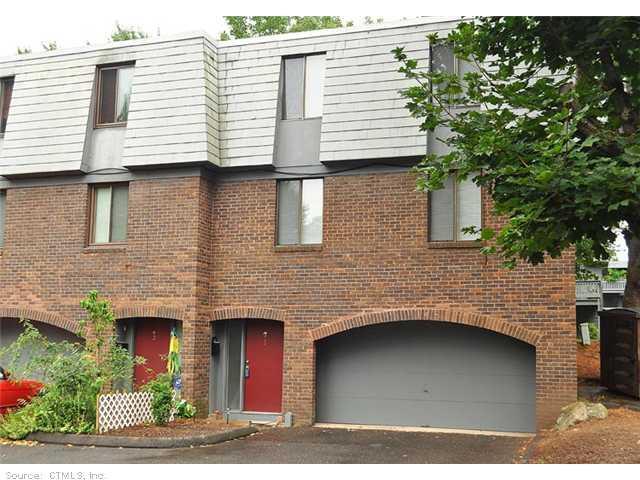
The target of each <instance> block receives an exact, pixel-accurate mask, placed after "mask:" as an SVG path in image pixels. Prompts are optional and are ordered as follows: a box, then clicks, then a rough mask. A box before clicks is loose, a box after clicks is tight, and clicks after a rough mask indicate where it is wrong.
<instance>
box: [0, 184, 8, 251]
mask: <svg viewBox="0 0 640 480" xmlns="http://www.w3.org/2000/svg"><path fill="white" fill-rule="evenodd" d="M6 212H7V192H5V191H4V190H0V248H2V247H3V245H4V224H5V217H6Z"/></svg>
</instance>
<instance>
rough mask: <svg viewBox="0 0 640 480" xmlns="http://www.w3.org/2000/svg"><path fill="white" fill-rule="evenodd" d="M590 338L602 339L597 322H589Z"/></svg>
mask: <svg viewBox="0 0 640 480" xmlns="http://www.w3.org/2000/svg"><path fill="white" fill-rule="evenodd" d="M589 338H590V339H591V340H599V339H600V329H599V328H598V326H597V325H596V324H595V323H590V324H589Z"/></svg>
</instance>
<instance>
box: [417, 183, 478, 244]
mask: <svg viewBox="0 0 640 480" xmlns="http://www.w3.org/2000/svg"><path fill="white" fill-rule="evenodd" d="M473 178H474V176H473V175H470V176H469V177H467V179H466V180H463V181H462V182H457V181H456V179H455V178H454V177H449V178H447V180H446V181H445V182H444V188H442V189H440V190H434V191H432V192H430V193H429V240H431V241H450V240H476V239H477V238H478V236H477V234H471V233H466V232H465V229H466V228H469V227H476V228H478V229H479V228H481V227H482V196H481V190H480V187H478V185H476V184H475V183H474V181H473Z"/></svg>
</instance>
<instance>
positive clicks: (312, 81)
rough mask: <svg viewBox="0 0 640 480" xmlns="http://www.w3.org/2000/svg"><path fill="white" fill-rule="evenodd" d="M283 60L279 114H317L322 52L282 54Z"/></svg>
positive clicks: (289, 117) (287, 116)
mask: <svg viewBox="0 0 640 480" xmlns="http://www.w3.org/2000/svg"><path fill="white" fill-rule="evenodd" d="M283 62H284V85H283V90H282V92H283V93H282V118H283V119H284V120H299V119H303V118H315V117H321V116H322V98H323V95H324V64H325V55H324V54H321V55H307V56H303V57H286V58H284V59H283Z"/></svg>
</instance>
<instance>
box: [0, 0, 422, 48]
mask: <svg viewBox="0 0 640 480" xmlns="http://www.w3.org/2000/svg"><path fill="white" fill-rule="evenodd" d="M0 2H2V4H3V5H2V18H1V20H2V26H1V27H0V56H10V55H14V54H15V53H16V49H17V47H23V48H24V47H29V48H31V49H32V50H33V52H37V51H42V47H41V43H42V42H50V41H55V42H57V44H58V48H73V47H78V46H83V45H86V43H87V42H89V43H91V44H93V45H99V44H103V43H106V42H107V41H108V39H109V36H110V34H111V32H113V30H114V29H115V24H116V22H120V24H121V25H123V26H133V27H136V28H139V29H141V30H143V31H145V32H147V33H149V34H150V35H157V34H158V32H159V33H160V34H162V35H171V34H175V33H182V32H189V31H195V30H204V31H206V32H208V33H209V34H211V35H213V36H214V37H216V38H217V37H218V35H219V34H220V32H222V31H223V30H225V29H226V24H225V21H224V19H223V18H222V14H223V13H224V14H228V13H236V12H229V7H230V6H231V7H233V6H234V2H217V1H215V0H210V1H197V0H178V1H171V2H169V1H162V0H156V1H154V2H146V1H140V0H109V1H108V2H98V1H94V0H84V1H76V0H71V1H64V0H52V1H47V2H45V1H42V2H41V1H33V0H18V1H13V0H12V1H9V0H0ZM258 8H259V7H258ZM254 12H255V10H254ZM260 13H263V14H264V13H265V12H260ZM272 13H282V12H275V11H274V12H272ZM295 13H298V14H299V13H300V12H295ZM364 13H368V12H364ZM373 16H374V17H377V16H376V15H373ZM412 16H415V15H412ZM344 17H345V18H346V19H349V20H353V21H354V23H355V24H361V23H362V22H363V17H354V16H349V15H344ZM401 18H402V17H398V16H395V17H391V16H385V20H391V21H393V20H399V19H401Z"/></svg>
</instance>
